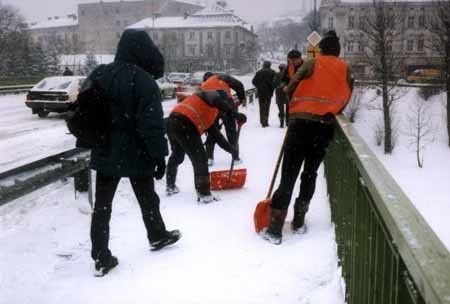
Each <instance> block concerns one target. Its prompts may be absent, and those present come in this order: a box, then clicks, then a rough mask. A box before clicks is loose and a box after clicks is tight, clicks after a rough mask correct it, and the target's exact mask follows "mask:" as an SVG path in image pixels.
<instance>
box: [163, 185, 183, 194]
mask: <svg viewBox="0 0 450 304" xmlns="http://www.w3.org/2000/svg"><path fill="white" fill-rule="evenodd" d="M178 192H180V189H178V187H177V186H175V185H174V186H167V187H166V195H167V196H171V195H174V194H177V193H178Z"/></svg>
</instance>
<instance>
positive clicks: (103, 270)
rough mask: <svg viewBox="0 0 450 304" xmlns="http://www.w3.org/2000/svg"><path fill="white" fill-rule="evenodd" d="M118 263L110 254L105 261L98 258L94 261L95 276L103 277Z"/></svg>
mask: <svg viewBox="0 0 450 304" xmlns="http://www.w3.org/2000/svg"><path fill="white" fill-rule="evenodd" d="M118 264H119V260H118V259H117V258H116V257H115V256H113V255H112V256H111V257H110V258H109V260H108V261H107V262H101V261H100V260H96V261H95V273H94V276H96V277H103V276H104V275H105V274H107V273H108V272H109V271H110V270H111V269H113V268H114V267H116V266H117V265H118Z"/></svg>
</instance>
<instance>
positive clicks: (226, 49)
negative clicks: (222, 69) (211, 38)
mask: <svg viewBox="0 0 450 304" xmlns="http://www.w3.org/2000/svg"><path fill="white" fill-rule="evenodd" d="M225 57H228V58H229V57H231V46H226V47H225Z"/></svg>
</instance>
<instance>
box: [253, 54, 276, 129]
mask: <svg viewBox="0 0 450 304" xmlns="http://www.w3.org/2000/svg"><path fill="white" fill-rule="evenodd" d="M270 66H271V63H270V61H264V63H263V67H262V69H261V70H259V71H258V72H256V74H255V77H253V79H252V83H253V85H254V86H255V88H256V90H257V93H258V100H259V120H260V123H261V126H262V127H263V128H265V127H267V126H269V110H270V101H271V99H272V96H273V90H274V87H273V80H274V78H275V71H274V70H272V69H271V68H270Z"/></svg>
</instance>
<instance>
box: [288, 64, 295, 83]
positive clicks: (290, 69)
mask: <svg viewBox="0 0 450 304" xmlns="http://www.w3.org/2000/svg"><path fill="white" fill-rule="evenodd" d="M294 74H295V66H294V64H292V63H289V65H288V76H289V80H292V78H294Z"/></svg>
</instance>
